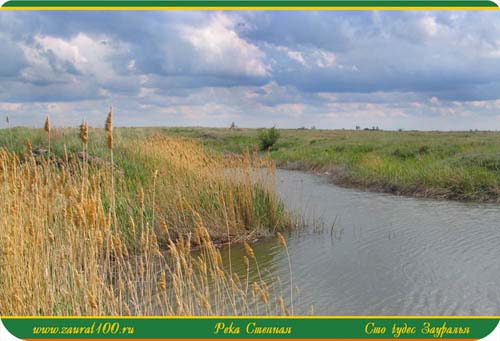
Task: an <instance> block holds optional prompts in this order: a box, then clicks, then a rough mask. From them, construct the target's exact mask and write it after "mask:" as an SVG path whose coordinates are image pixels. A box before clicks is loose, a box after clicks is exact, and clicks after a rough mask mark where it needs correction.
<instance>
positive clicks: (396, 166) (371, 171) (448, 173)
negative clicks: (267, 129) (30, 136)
mask: <svg viewBox="0 0 500 341" xmlns="http://www.w3.org/2000/svg"><path fill="white" fill-rule="evenodd" d="M164 131H165V133H167V134H173V135H181V136H186V137H190V138H194V139H198V140H201V141H203V143H204V144H205V145H207V146H210V147H211V148H215V149H217V150H220V151H224V152H231V153H241V152H243V151H244V150H245V149H247V148H249V149H251V150H254V149H258V148H259V138H258V135H259V132H260V130H259V129H233V130H231V129H209V128H169V129H165V130H164ZM279 132H280V138H279V139H278V141H277V143H276V144H275V145H274V146H273V147H272V148H271V149H270V151H269V153H270V156H271V158H272V159H273V160H275V161H276V162H277V165H278V166H279V167H282V168H285V169H293V170H303V171H313V172H315V173H319V174H322V175H326V176H327V177H328V178H329V179H330V180H331V181H333V182H334V183H335V184H337V185H340V186H345V187H353V188H359V189H365V190H370V191H377V192H385V193H393V194H397V195H406V196H415V197H428V198H436V199H448V200H458V201H475V202H499V201H500V144H499V143H498V141H500V133H497V132H482V131H473V132H472V131H471V132H420V131H353V130H310V129H283V130H281V129H280V130H279Z"/></svg>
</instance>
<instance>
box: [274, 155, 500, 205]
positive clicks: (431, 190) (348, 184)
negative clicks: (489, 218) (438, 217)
mask: <svg viewBox="0 0 500 341" xmlns="http://www.w3.org/2000/svg"><path fill="white" fill-rule="evenodd" d="M276 165H277V167H278V168H281V169H286V170H297V171H304V172H310V173H313V174H316V175H319V176H322V177H325V178H327V179H328V180H329V181H330V182H332V183H334V184H335V185H337V186H341V187H345V188H355V189H361V190H365V191H369V192H377V193H388V194H393V195H399V196H407V197H415V198H430V199H437V200H454V201H469V202H482V203H500V193H496V192H492V191H490V190H488V189H485V190H484V191H479V190H478V191H476V192H474V193H472V194H471V193H466V192H465V190H464V189H463V188H461V187H459V186H456V187H450V188H439V187H426V186H425V185H424V184H419V183H415V184H411V185H406V184H405V185H402V184H394V183H390V182H384V181H381V180H380V179H377V180H369V179H365V178H358V177H356V176H355V175H353V174H352V173H351V172H350V171H349V169H348V168H347V167H343V166H337V165H333V164H332V165H328V166H318V165H314V164H310V163H307V162H304V161H276Z"/></svg>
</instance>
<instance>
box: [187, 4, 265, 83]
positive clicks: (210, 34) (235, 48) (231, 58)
mask: <svg viewBox="0 0 500 341" xmlns="http://www.w3.org/2000/svg"><path fill="white" fill-rule="evenodd" d="M236 25H237V23H236V22H235V20H234V19H233V18H231V17H229V16H227V15H225V14H222V13H218V14H217V15H215V16H214V17H213V18H212V19H211V20H210V21H209V22H208V24H206V25H204V26H201V27H194V26H184V27H182V28H181V34H182V37H183V38H184V39H185V40H186V41H188V42H189V43H190V44H191V45H192V46H193V47H194V48H195V50H196V51H197V52H198V53H199V54H200V64H199V65H197V66H195V68H198V69H200V71H211V72H213V73H217V72H226V73H229V74H232V75H238V74H243V75H246V76H259V77H262V76H266V75H268V72H269V66H268V65H266V63H265V62H264V59H265V55H264V53H263V52H262V51H261V50H260V49H259V48H258V47H257V46H255V45H254V44H252V43H249V42H247V41H246V40H244V39H242V38H241V37H239V36H238V34H237V33H236V30H235V27H236Z"/></svg>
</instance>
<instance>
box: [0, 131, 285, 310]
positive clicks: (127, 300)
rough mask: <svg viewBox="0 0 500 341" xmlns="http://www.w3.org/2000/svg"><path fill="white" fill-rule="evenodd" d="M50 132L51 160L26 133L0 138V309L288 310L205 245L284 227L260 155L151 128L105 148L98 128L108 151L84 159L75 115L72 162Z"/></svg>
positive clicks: (269, 169)
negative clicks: (13, 139)
mask: <svg viewBox="0 0 500 341" xmlns="http://www.w3.org/2000/svg"><path fill="white" fill-rule="evenodd" d="M49 130H50V133H52V136H51V138H52V140H51V143H52V146H53V148H52V149H53V150H55V152H53V154H54V156H53V157H48V156H35V155H33V154H32V150H31V149H32V147H31V146H32V142H31V141H30V140H28V146H29V147H24V148H20V147H19V146H17V145H16V146H12V147H13V148H8V147H9V146H3V147H0V196H1V197H2V205H0V250H1V254H0V315H239V314H245V315H251V314H262V311H265V312H266V313H268V314H273V315H274V314H285V313H286V312H287V308H286V307H285V306H284V304H283V299H282V298H281V297H280V296H279V295H274V293H273V291H272V290H271V289H270V288H269V287H268V285H267V284H266V283H265V282H264V281H262V280H261V279H259V280H257V281H256V282H253V283H249V278H248V276H247V278H246V279H240V278H238V276H237V274H235V273H231V271H230V270H229V271H226V270H225V265H224V264H222V257H221V255H220V252H219V250H218V249H217V248H216V247H215V243H214V242H217V243H219V242H235V241H238V240H244V239H245V237H247V236H254V235H256V234H270V233H271V232H272V231H274V230H279V229H282V228H285V227H287V226H289V225H290V219H289V218H288V216H287V215H286V213H285V211H284V209H283V207H282V205H281V203H280V202H279V201H278V199H277V198H276V197H275V195H274V194H273V192H272V190H271V187H270V186H272V181H273V180H272V179H273V176H272V175H273V174H272V173H273V170H274V166H273V163H272V162H271V161H270V160H268V159H262V158H259V157H258V156H257V155H252V154H250V153H247V154H245V155H243V156H223V155H221V154H213V153H211V152H209V151H207V150H205V148H204V147H203V146H202V145H200V144H198V143H195V142H192V141H187V140H183V139H179V138H167V137H159V136H156V137H150V138H147V139H136V140H127V141H120V142H117V143H116V144H115V145H112V148H109V147H110V143H109V136H110V134H109V133H110V131H109V130H107V131H106V132H107V138H108V140H107V145H108V148H109V150H110V151H111V150H112V151H115V152H116V154H115V156H118V157H117V159H116V160H113V157H111V156H110V159H107V158H105V157H104V156H103V157H97V156H94V157H91V156H90V154H89V153H88V148H87V144H88V139H89V138H90V137H89V136H90V133H89V130H90V129H89V128H88V127H87V126H86V124H85V125H82V127H81V128H80V139H81V143H82V144H83V147H82V146H81V147H80V148H81V149H83V157H82V159H83V161H82V160H80V158H78V157H77V156H76V155H74V154H72V153H71V152H69V153H68V154H66V153H67V152H66V145H64V151H65V155H66V156H65V157H64V158H60V157H58V154H57V150H58V147H57V144H58V139H57V136H60V134H57V131H55V130H51V129H49ZM48 132H49V131H48ZM75 133H76V131H75ZM94 133H95V131H94ZM66 135H68V134H66ZM75 135H76V134H75ZM111 138H112V135H111ZM41 142H43V140H42V141H38V142H37V143H41ZM59 143H62V142H61V141H59ZM115 147H116V148H115ZM10 149H13V150H14V151H13V150H10ZM115 216H116V218H115ZM193 249H196V250H197V253H196V254H194V253H193V252H192V250H193ZM250 266H251V265H250V264H249V267H250ZM273 295H274V296H273ZM270 297H274V298H273V299H271V298H270ZM280 302H281V303H280Z"/></svg>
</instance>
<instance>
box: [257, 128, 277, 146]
mask: <svg viewBox="0 0 500 341" xmlns="http://www.w3.org/2000/svg"><path fill="white" fill-rule="evenodd" d="M279 138H280V133H279V131H278V129H276V128H275V127H272V128H271V129H264V130H262V131H261V132H260V133H259V145H260V150H269V149H270V148H271V147H272V146H274V145H275V144H276V142H277V141H278V139H279Z"/></svg>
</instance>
